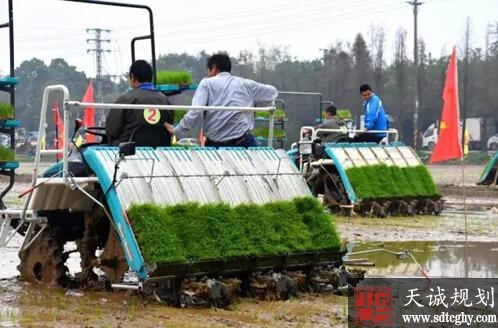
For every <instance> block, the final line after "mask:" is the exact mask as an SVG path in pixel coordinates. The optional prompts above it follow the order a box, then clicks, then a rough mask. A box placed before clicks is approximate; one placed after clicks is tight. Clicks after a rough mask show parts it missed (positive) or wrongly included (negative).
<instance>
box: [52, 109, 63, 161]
mask: <svg viewBox="0 0 498 328" xmlns="http://www.w3.org/2000/svg"><path fill="white" fill-rule="evenodd" d="M52 110H53V111H54V123H55V148H57V149H62V148H63V146H64V122H63V121H62V119H61V116H60V115H59V105H58V104H57V103H55V104H54V108H52ZM61 158H62V154H57V160H60V159H61Z"/></svg>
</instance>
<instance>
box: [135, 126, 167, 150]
mask: <svg viewBox="0 0 498 328" xmlns="http://www.w3.org/2000/svg"><path fill="white" fill-rule="evenodd" d="M128 141H133V142H135V146H137V147H153V148H156V147H169V146H171V135H170V134H169V132H168V130H166V128H165V127H164V126H162V125H149V126H139V127H137V128H136V129H135V130H133V132H132V133H131V135H130V139H129V140H128Z"/></svg>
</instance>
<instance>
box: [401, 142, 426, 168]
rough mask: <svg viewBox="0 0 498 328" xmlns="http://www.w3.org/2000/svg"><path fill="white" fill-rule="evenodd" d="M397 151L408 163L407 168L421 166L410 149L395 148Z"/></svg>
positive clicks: (403, 147)
mask: <svg viewBox="0 0 498 328" xmlns="http://www.w3.org/2000/svg"><path fill="white" fill-rule="evenodd" d="M396 149H398V151H399V152H400V153H401V155H402V156H403V158H404V159H405V160H406V162H407V163H408V166H418V165H422V162H421V161H420V159H419V158H418V156H417V155H416V154H415V152H414V151H413V149H412V148H410V147H407V146H398V147H396Z"/></svg>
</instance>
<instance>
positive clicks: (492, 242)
mask: <svg viewBox="0 0 498 328" xmlns="http://www.w3.org/2000/svg"><path fill="white" fill-rule="evenodd" d="M429 168H430V171H431V173H432V175H433V177H434V178H435V180H436V181H437V183H438V185H439V186H440V188H441V190H442V192H443V194H444V198H445V200H446V204H445V210H444V212H443V213H442V215H440V216H438V217H410V218H400V217H396V218H387V219H372V218H360V217H353V218H349V217H338V218H336V223H337V227H338V229H339V231H340V234H341V236H342V237H343V238H345V239H347V240H348V242H349V244H348V250H349V251H350V252H357V251H364V250H369V249H378V248H385V249H389V250H393V251H409V252H411V253H412V254H413V255H414V257H415V258H416V259H417V261H418V262H419V263H420V264H421V265H422V267H423V268H424V269H425V270H426V271H427V272H428V273H429V276H432V277H495V278H496V277H498V190H497V189H490V188H483V187H476V186H475V182H476V181H477V180H478V178H479V175H480V173H481V171H482V169H483V167H482V166H466V167H465V174H466V177H465V188H463V186H462V180H461V179H462V178H461V171H460V167H458V166H442V165H441V166H433V167H429ZM19 180H20V181H23V180H24V182H22V183H18V184H16V185H15V187H14V189H13V191H11V193H10V194H9V196H8V201H9V203H10V206H20V204H21V201H20V200H19V199H17V194H19V193H20V192H22V191H23V190H25V189H26V188H27V187H28V185H29V183H28V179H26V178H24V179H19ZM2 183H5V181H2ZM464 203H465V204H466V206H465V207H464V206H463V204H464ZM465 217H467V220H465ZM466 221H467V227H466V224H465V222H466ZM21 241H22V240H21V239H20V238H15V239H14V240H12V242H11V243H10V244H9V246H8V247H6V248H3V249H0V327H346V326H347V323H346V317H347V298H346V297H340V296H335V295H320V296H316V295H303V294H302V295H300V297H299V298H295V299H291V300H289V301H274V302H269V301H259V300H255V299H245V298H241V299H239V300H238V301H237V303H236V304H234V306H233V308H232V309H231V310H220V309H179V308H172V307H168V306H165V305H162V304H159V303H157V302H156V301H154V300H152V299H149V298H143V297H141V296H140V295H137V294H134V293H133V292H126V291H114V292H102V291H98V292H96V291H88V290H67V289H62V288H58V287H55V286H34V285H30V284H26V283H23V282H22V281H20V280H19V278H18V271H17V270H16V266H17V264H18V263H19V260H18V257H17V251H18V247H19V245H20V243H21ZM358 257H361V258H365V259H367V260H368V261H369V262H373V263H375V266H373V267H364V269H365V270H367V275H371V276H373V275H383V276H405V277H413V276H420V275H421V273H420V272H419V271H420V270H419V269H418V266H417V265H416V264H415V263H414V262H413V261H412V260H411V259H406V260H405V259H403V260H400V259H396V258H395V257H394V256H392V255H390V254H387V253H371V254H361V255H359V256H351V257H349V258H350V259H351V258H358ZM69 261H70V263H69V267H70V270H71V267H72V266H74V267H77V266H78V257H77V256H75V257H73V256H71V257H70V259H69Z"/></svg>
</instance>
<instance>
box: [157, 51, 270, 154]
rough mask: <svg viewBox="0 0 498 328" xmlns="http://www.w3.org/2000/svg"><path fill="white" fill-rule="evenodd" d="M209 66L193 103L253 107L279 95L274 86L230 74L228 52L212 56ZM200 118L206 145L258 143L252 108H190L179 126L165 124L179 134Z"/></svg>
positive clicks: (171, 130)
mask: <svg viewBox="0 0 498 328" xmlns="http://www.w3.org/2000/svg"><path fill="white" fill-rule="evenodd" d="M207 70H208V77H206V78H204V79H202V81H201V82H200V83H199V86H198V87H197V90H196V91H195V94H194V98H193V99H192V106H225V107H228V106H230V107H253V106H254V104H255V102H271V101H274V100H275V99H276V98H277V95H278V91H277V89H276V88H275V87H274V86H271V85H267V84H262V83H258V82H255V81H252V80H248V79H244V78H241V77H237V76H233V75H231V74H230V72H231V70H232V63H231V62H230V57H228V55H227V54H223V53H219V54H215V55H212V56H211V57H209V59H208V61H207ZM201 120H202V122H203V126H202V128H203V131H204V134H205V136H206V143H205V145H206V146H207V147H253V146H257V144H256V141H255V139H254V136H253V135H252V133H251V131H252V130H253V128H254V113H253V112H249V111H239V112H232V111H230V112H228V111H217V110H205V111H200V110H190V111H188V112H187V114H185V116H184V117H183V118H182V120H181V121H180V123H179V124H178V125H177V126H176V127H173V126H172V125H171V124H168V123H165V126H166V128H167V129H168V131H169V132H170V133H171V134H175V135H176V136H177V137H179V136H181V135H182V134H183V133H185V132H187V131H189V130H191V129H192V128H193V127H194V126H195V125H196V124H198V123H199V121H201Z"/></svg>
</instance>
